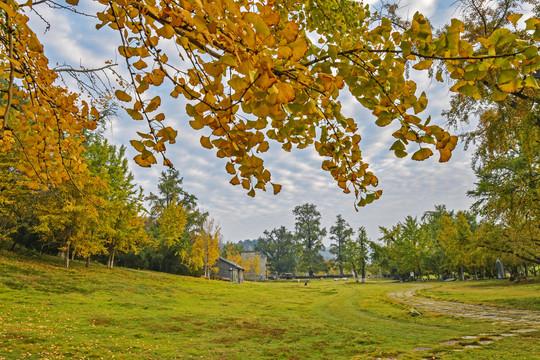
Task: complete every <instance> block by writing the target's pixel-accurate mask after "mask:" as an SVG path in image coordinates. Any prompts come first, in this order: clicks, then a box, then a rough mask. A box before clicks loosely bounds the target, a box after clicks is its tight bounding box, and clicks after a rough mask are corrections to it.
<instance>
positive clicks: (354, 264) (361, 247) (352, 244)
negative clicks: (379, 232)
mask: <svg viewBox="0 0 540 360" xmlns="http://www.w3.org/2000/svg"><path fill="white" fill-rule="evenodd" d="M370 244H371V241H369V239H368V237H367V233H366V229H365V228H364V227H363V226H362V227H360V228H358V236H357V237H356V239H355V240H353V239H349V240H348V241H347V242H345V244H344V249H343V253H344V259H345V261H346V264H347V265H349V266H350V267H351V268H352V271H353V273H354V278H355V280H356V282H358V272H359V271H360V273H361V274H362V282H363V283H365V282H366V263H367V261H368V260H369V248H370Z"/></svg>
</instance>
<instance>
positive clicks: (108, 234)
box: [84, 133, 148, 268]
mask: <svg viewBox="0 0 540 360" xmlns="http://www.w3.org/2000/svg"><path fill="white" fill-rule="evenodd" d="M84 147H85V152H84V159H85V161H86V163H87V164H88V168H89V172H90V174H91V175H92V176H94V177H98V178H99V179H101V180H102V181H103V182H104V185H105V186H104V187H103V188H102V190H101V191H99V192H98V195H99V196H100V197H101V198H103V199H104V201H105V203H104V205H103V206H101V207H99V208H98V211H99V213H100V222H99V225H98V226H96V228H95V231H94V236H101V237H102V238H103V241H104V246H105V248H106V251H107V253H108V260H107V266H108V267H109V268H112V267H113V266H114V261H115V256H116V254H117V253H118V252H123V253H125V252H128V251H134V252H137V251H138V250H139V249H140V248H141V247H143V246H145V245H146V243H147V241H148V237H147V236H146V234H145V232H144V231H143V219H142V217H141V212H142V211H143V199H144V198H143V194H142V188H139V189H137V188H136V186H135V184H134V177H133V174H132V173H131V171H130V170H129V167H128V162H127V158H126V155H125V152H126V148H125V147H124V146H120V147H116V146H114V145H111V144H109V142H108V141H107V140H106V139H104V138H103V137H102V136H101V135H100V134H99V133H88V134H86V141H85V143H84ZM90 255H91V254H88V256H90Z"/></svg>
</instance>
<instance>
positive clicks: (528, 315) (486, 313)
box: [388, 286, 540, 328]
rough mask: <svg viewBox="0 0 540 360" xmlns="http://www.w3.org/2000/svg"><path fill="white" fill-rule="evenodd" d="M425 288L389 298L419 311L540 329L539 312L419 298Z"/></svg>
mask: <svg viewBox="0 0 540 360" xmlns="http://www.w3.org/2000/svg"><path fill="white" fill-rule="evenodd" d="M423 288H424V287H422V286H416V287H414V288H412V289H409V290H402V291H394V292H392V293H390V294H388V296H389V297H391V298H392V299H394V300H397V301H400V302H402V303H405V304H408V305H411V306H413V307H414V308H416V309H418V310H427V311H433V312H438V313H443V314H448V315H452V316H464V317H470V318H475V319H481V320H486V321H491V322H492V323H499V324H514V325H519V326H520V327H527V326H528V327H535V328H536V327H540V312H539V311H528V310H514V309H503V308H498V307H495V306H487V305H472V304H463V303H458V302H451V301H442V300H433V299H428V298H425V297H421V296H417V295H416V294H415V292H416V291H418V290H420V289H423Z"/></svg>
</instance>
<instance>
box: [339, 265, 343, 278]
mask: <svg viewBox="0 0 540 360" xmlns="http://www.w3.org/2000/svg"><path fill="white" fill-rule="evenodd" d="M339 276H343V266H342V265H341V264H339Z"/></svg>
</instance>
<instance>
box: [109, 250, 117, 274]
mask: <svg viewBox="0 0 540 360" xmlns="http://www.w3.org/2000/svg"><path fill="white" fill-rule="evenodd" d="M115 254H116V249H114V248H113V249H111V250H110V251H109V261H107V267H108V268H109V269H112V268H113V267H114V255H115Z"/></svg>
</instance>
